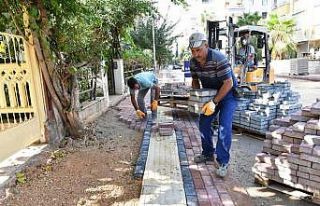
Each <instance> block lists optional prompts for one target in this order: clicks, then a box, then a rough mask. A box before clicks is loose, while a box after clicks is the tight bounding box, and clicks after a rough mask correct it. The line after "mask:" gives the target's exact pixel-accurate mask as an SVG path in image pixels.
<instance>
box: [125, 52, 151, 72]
mask: <svg viewBox="0 0 320 206" xmlns="http://www.w3.org/2000/svg"><path fill="white" fill-rule="evenodd" d="M123 59H124V61H125V64H126V68H129V69H134V67H137V66H138V67H142V68H146V67H151V65H152V51H150V50H144V51H143V50H141V49H140V48H136V47H133V48H130V49H127V50H125V51H124V52H123Z"/></svg>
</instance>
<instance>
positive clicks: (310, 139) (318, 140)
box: [304, 135, 320, 145]
mask: <svg viewBox="0 0 320 206" xmlns="http://www.w3.org/2000/svg"><path fill="white" fill-rule="evenodd" d="M304 142H305V143H306V144H309V145H320V136H318V135H305V136H304Z"/></svg>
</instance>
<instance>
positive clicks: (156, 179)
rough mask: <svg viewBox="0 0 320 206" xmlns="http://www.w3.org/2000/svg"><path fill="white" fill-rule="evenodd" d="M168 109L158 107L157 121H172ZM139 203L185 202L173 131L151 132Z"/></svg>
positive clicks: (175, 203)
mask: <svg viewBox="0 0 320 206" xmlns="http://www.w3.org/2000/svg"><path fill="white" fill-rule="evenodd" d="M170 113H171V111H170V110H166V109H165V108H161V109H158V118H157V123H159V122H167V121H172V116H171V115H170ZM140 205H150V206H151V205H175V206H183V205H186V197H185V192H184V189H183V181H182V175H181V169H180V164H179V156H178V148H177V143H176V135H175V133H173V135H171V136H160V134H159V132H157V133H154V135H152V136H151V138H150V146H149V152H148V158H147V163H146V168H145V172H144V176H143V182H142V190H141V196H140Z"/></svg>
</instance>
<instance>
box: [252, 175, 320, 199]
mask: <svg viewBox="0 0 320 206" xmlns="http://www.w3.org/2000/svg"><path fill="white" fill-rule="evenodd" d="M254 180H255V182H256V183H258V184H260V185H262V186H264V187H267V188H269V189H271V190H275V191H278V192H281V193H283V194H286V195H289V196H291V197H293V198H296V199H301V200H306V201H309V202H312V203H315V204H319V205H320V196H319V194H315V193H309V192H306V191H303V190H299V189H296V188H293V187H290V186H288V185H285V184H282V183H279V182H277V181H274V180H271V179H268V178H265V177H261V176H259V175H257V174H255V176H254Z"/></svg>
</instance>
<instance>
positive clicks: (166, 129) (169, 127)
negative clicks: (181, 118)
mask: <svg viewBox="0 0 320 206" xmlns="http://www.w3.org/2000/svg"><path fill="white" fill-rule="evenodd" d="M158 127H159V133H160V135H161V136H171V135H173V131H174V125H173V122H172V121H163V122H159V124H158Z"/></svg>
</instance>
